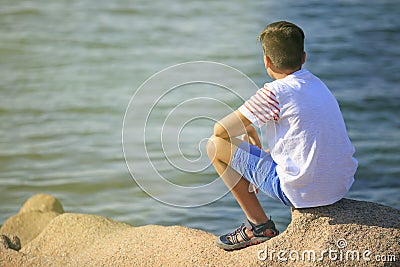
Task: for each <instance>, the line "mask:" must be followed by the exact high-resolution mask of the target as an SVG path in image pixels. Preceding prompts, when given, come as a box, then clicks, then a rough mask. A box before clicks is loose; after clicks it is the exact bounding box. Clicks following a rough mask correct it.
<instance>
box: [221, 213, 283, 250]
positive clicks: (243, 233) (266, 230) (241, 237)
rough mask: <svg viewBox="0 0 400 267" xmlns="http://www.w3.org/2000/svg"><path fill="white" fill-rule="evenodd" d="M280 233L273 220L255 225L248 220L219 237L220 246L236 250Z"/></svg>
mask: <svg viewBox="0 0 400 267" xmlns="http://www.w3.org/2000/svg"><path fill="white" fill-rule="evenodd" d="M278 234H279V231H278V230H277V229H276V228H275V224H274V222H273V221H272V220H268V221H267V222H266V223H263V224H259V225H255V224H254V223H252V222H250V221H249V220H246V222H244V223H243V224H242V225H241V226H240V227H238V228H237V229H236V230H235V231H233V232H232V233H228V234H226V235H221V236H219V237H218V238H217V240H216V244H217V246H218V247H220V248H223V249H225V250H235V249H241V248H245V247H247V246H251V245H256V244H260V243H262V242H265V241H267V240H269V239H271V238H273V237H275V236H277V235H278Z"/></svg>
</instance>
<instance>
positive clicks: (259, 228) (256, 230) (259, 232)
mask: <svg viewBox="0 0 400 267" xmlns="http://www.w3.org/2000/svg"><path fill="white" fill-rule="evenodd" d="M244 225H245V227H246V228H247V229H249V230H251V231H252V232H253V235H254V236H256V237H260V236H264V232H265V230H267V229H269V230H271V231H272V232H274V234H275V235H277V234H279V232H278V230H277V229H276V227H275V223H274V222H273V221H272V220H271V219H269V220H268V221H267V222H266V223H263V224H259V225H255V224H254V223H252V222H251V221H250V220H249V219H247V220H246V222H245V223H244Z"/></svg>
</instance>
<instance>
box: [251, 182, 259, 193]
mask: <svg viewBox="0 0 400 267" xmlns="http://www.w3.org/2000/svg"><path fill="white" fill-rule="evenodd" d="M249 192H250V193H251V192H254V193H255V194H258V188H257V187H256V186H255V185H254V184H249Z"/></svg>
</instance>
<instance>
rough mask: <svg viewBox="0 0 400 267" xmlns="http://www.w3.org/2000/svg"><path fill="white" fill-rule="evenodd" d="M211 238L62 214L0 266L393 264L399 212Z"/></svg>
mask: <svg viewBox="0 0 400 267" xmlns="http://www.w3.org/2000/svg"><path fill="white" fill-rule="evenodd" d="M43 214H46V212H44V213H43ZM215 238H216V236H214V235H213V234H210V233H207V232H204V231H201V230H196V229H190V228H186V227H181V226H170V227H165V226H158V225H147V226H141V227H132V226H130V225H128V224H125V223H120V222H116V221H113V220H111V219H108V218H104V217H101V216H96V215H88V214H74V213H64V214H61V215H58V216H56V217H54V218H53V219H52V220H51V221H50V222H49V223H48V225H47V226H46V227H45V228H44V229H43V231H42V232H41V233H40V234H39V235H38V236H37V237H36V238H35V239H33V240H32V241H31V242H29V243H27V244H25V245H23V246H22V249H20V250H19V251H16V250H13V249H11V248H6V247H5V246H0V266H400V211H399V210H396V209H393V208H390V207H386V206H382V205H379V204H375V203H370V202H363V201H355V200H349V199H343V200H341V201H339V202H338V203H336V204H334V205H330V206H326V207H320V208H310V209H298V210H294V211H293V212H292V222H291V223H290V225H289V226H288V228H287V230H286V231H284V232H283V233H282V234H280V235H279V236H277V237H275V238H273V239H271V240H269V241H267V242H265V243H263V244H260V245H257V246H252V247H249V248H246V249H242V250H239V251H232V252H226V251H224V250H221V249H219V248H217V247H216V246H215V245H214V241H215ZM383 260H385V261H383Z"/></svg>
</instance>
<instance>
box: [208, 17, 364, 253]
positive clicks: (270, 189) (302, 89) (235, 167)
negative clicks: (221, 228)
mask: <svg viewBox="0 0 400 267" xmlns="http://www.w3.org/2000/svg"><path fill="white" fill-rule="evenodd" d="M260 42H261V44H262V47H263V50H264V63H265V68H266V70H267V72H268V75H269V76H270V77H271V78H272V79H274V81H273V82H270V83H266V84H265V85H264V87H263V88H261V89H259V90H258V91H257V92H256V94H255V95H253V96H252V97H251V98H250V99H248V100H247V101H246V102H245V103H244V104H243V105H242V106H241V107H239V109H238V110H236V111H234V112H232V113H231V114H229V115H228V116H226V117H225V118H223V119H222V120H220V121H218V122H217V123H216V124H215V126H214V134H213V135H212V136H211V137H210V139H209V142H208V144H207V153H208V156H209V158H210V160H211V161H212V163H213V165H214V167H215V169H216V171H217V172H218V174H219V175H220V176H221V178H222V179H223V181H224V183H225V184H226V185H227V186H228V188H229V189H230V190H231V192H232V194H233V196H234V197H235V198H236V200H237V202H238V203H239V205H240V207H241V208H242V210H243V211H244V213H245V215H246V217H247V220H246V221H245V223H243V224H242V225H241V226H240V227H238V228H237V229H236V230H235V231H233V232H232V233H229V234H226V235H222V236H220V237H218V238H217V241H216V243H217V246H219V247H221V248H223V249H226V250H234V249H240V248H243V247H246V246H249V245H254V244H258V243H261V242H264V241H266V240H268V239H270V238H272V237H274V236H276V235H278V233H279V232H278V230H276V228H275V224H274V223H273V221H272V220H270V219H268V217H267V215H266V214H265V212H264V210H263V208H262V207H261V205H260V203H259V201H258V199H257V197H256V195H255V193H257V190H258V189H260V190H261V191H263V192H264V193H266V194H267V195H269V196H270V197H272V198H274V199H277V200H279V201H280V202H282V203H283V204H284V205H287V206H290V207H294V208H308V207H317V206H324V205H330V204H332V203H335V202H336V201H338V200H340V199H341V198H343V196H344V195H345V194H346V193H347V192H348V190H349V189H350V187H351V185H352V184H353V181H354V174H355V171H356V169H357V161H356V160H355V159H354V158H353V154H354V152H355V150H354V147H353V146H352V144H351V142H350V140H349V137H348V136H347V132H346V127H345V124H344V120H343V117H342V115H341V112H340V109H339V106H338V104H337V102H336V100H335V98H334V96H333V95H332V93H331V92H330V91H329V89H328V88H327V87H326V85H325V84H324V83H323V82H322V81H321V80H319V79H318V78H317V77H315V76H314V75H313V74H312V73H310V72H309V71H308V70H306V69H302V68H301V67H302V65H303V64H304V62H305V59H306V54H305V52H304V32H303V30H302V29H301V28H299V27H298V26H296V25H294V24H292V23H290V22H286V21H280V22H275V23H272V24H270V25H268V26H267V27H266V28H265V29H264V30H263V31H262V33H261V35H260ZM251 124H254V125H256V126H257V127H261V126H262V125H263V124H266V138H267V142H268V146H269V148H270V151H271V152H270V153H268V152H266V151H264V150H262V149H261V143H260V140H259V138H258V135H257V132H256V130H255V129H254V127H253V126H251ZM242 135H244V138H243V140H246V141H247V142H246V141H243V140H241V139H238V138H237V137H238V136H242ZM253 189H255V190H253Z"/></svg>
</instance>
